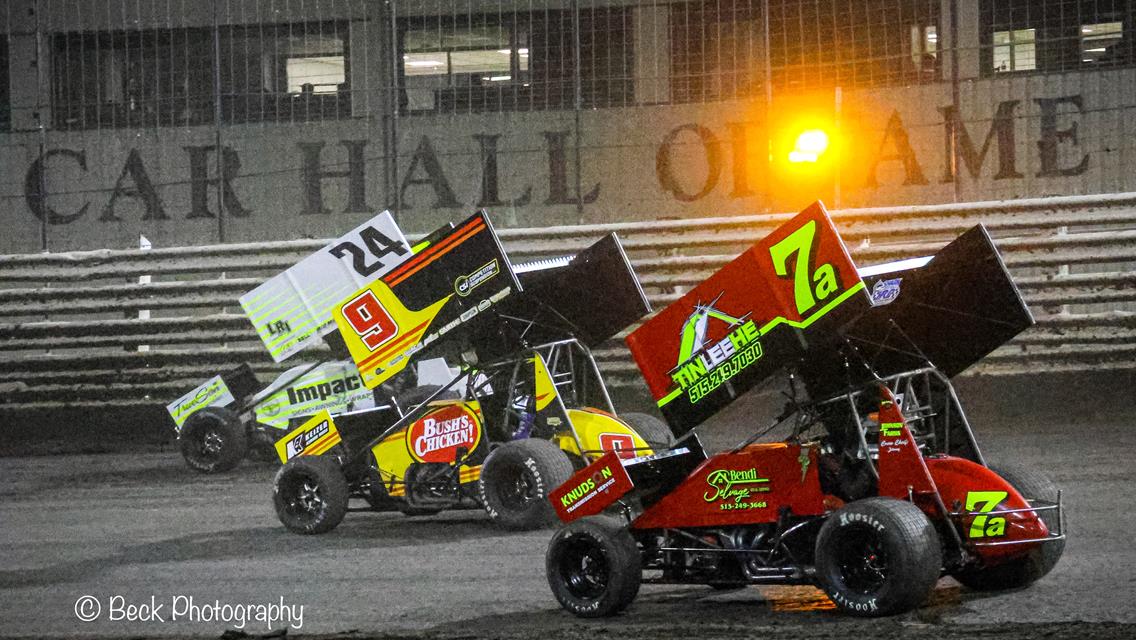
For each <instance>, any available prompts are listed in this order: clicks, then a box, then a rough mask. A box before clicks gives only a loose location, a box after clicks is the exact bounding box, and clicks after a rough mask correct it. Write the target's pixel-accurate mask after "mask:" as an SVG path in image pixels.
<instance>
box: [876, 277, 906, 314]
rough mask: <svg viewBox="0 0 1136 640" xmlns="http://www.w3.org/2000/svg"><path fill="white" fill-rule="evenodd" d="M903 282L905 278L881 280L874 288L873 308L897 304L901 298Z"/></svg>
mask: <svg viewBox="0 0 1136 640" xmlns="http://www.w3.org/2000/svg"><path fill="white" fill-rule="evenodd" d="M902 281H903V278H891V279H888V280H880V281H879V282H877V283H876V284H875V285H874V286H872V306H873V307H879V306H883V305H885V304H891V303H892V302H895V299H896V298H898V297H899V283H900V282H902Z"/></svg>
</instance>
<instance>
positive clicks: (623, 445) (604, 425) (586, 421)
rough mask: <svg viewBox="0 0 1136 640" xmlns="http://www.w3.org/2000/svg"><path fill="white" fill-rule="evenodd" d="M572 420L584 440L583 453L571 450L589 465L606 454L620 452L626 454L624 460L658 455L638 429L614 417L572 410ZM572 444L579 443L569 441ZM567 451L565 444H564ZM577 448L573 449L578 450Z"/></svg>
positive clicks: (570, 415) (600, 413) (596, 410)
mask: <svg viewBox="0 0 1136 640" xmlns="http://www.w3.org/2000/svg"><path fill="white" fill-rule="evenodd" d="M568 418H569V420H571V421H572V426H573V427H575V429H576V436H577V437H579V438H580V444H581V446H583V448H584V450H583V452H576V451H572V450H571V449H568V451H569V452H570V453H582V454H583V455H584V457H585V458H587V460H588V462H591V461H593V460H596V459H597V458H599V457H600V456H601V455H603V452H605V451H612V450H615V449H620V450H623V451H626V452H627V453H625V454H623V457H626V458H634V457H637V456H649V455H651V454H653V453H654V451H652V450H651V447H650V446H649V445H648V444H647V442H646V441H644V440H643V438H641V437H639V434H638V433H636V432H635V430H634V429H632V428H631V427H629V426H627V425H626V424H624V423H622V422H620V421H619V420H617V419H616V418H615V417H614V416H612V415H611V414H608V413H606V412H603V411H600V410H598V409H569V410H568ZM568 443H570V444H575V443H572V442H571V439H568ZM561 448H564V444H563V443H562V444H561ZM574 448H575V447H573V449H574Z"/></svg>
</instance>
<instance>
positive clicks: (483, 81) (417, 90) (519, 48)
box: [402, 25, 529, 111]
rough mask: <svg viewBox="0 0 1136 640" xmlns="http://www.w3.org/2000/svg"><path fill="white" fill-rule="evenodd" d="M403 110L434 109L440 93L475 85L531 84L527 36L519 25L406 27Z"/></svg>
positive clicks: (403, 62)
mask: <svg viewBox="0 0 1136 640" xmlns="http://www.w3.org/2000/svg"><path fill="white" fill-rule="evenodd" d="M403 52H404V53H403V55H402V64H403V67H404V69H405V83H404V87H405V88H406V97H407V105H406V106H407V109H408V110H410V111H434V110H436V109H437V108H438V97H439V95H440V94H441V93H443V92H446V91H450V92H454V91H455V90H457V91H461V90H463V89H464V90H467V92H472V91H473V90H474V89H475V88H477V87H499V86H506V85H513V86H516V85H520V86H522V87H526V86H529V84H528V80H529V78H528V70H529V47H528V34H527V32H525V31H524V30H523V29H518V28H512V29H510V28H507V27H505V26H502V25H492V26H476V27H473V26H460V27H458V26H455V28H454V29H453V30H452V31H448V32H443V31H442V30H440V29H428V28H421V29H410V30H407V32H406V34H405V36H404V46H403Z"/></svg>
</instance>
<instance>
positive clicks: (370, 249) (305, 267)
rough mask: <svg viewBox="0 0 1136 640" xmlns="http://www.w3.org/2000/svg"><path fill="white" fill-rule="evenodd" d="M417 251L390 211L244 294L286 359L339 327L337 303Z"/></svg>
mask: <svg viewBox="0 0 1136 640" xmlns="http://www.w3.org/2000/svg"><path fill="white" fill-rule="evenodd" d="M410 255H411V251H410V246H409V245H408V244H407V242H406V238H405V237H404V236H403V234H402V231H401V230H400V229H399V228H398V225H396V224H395V222H394V218H392V217H391V214H390V213H389V212H387V211H384V212H382V213H380V214H379V215H377V216H375V217H374V218H371V219H370V220H368V221H367V222H364V223H363V224H361V225H359V226H358V227H356V228H355V229H352V230H351V231H350V232H348V233H346V234H344V235H343V236H342V237H340V238H337V239H335V240H333V241H331V242H330V243H329V244H328V245H327V246H325V247H324V248H322V249H320V250H319V251H317V252H315V253H313V254H311V255H310V256H308V257H306V258H304V259H303V260H301V261H299V262H297V263H296V264H295V265H293V266H292V267H289V268H288V269H287V270H285V271H283V272H281V273H280V274H278V275H276V276H275V277H273V278H272V279H270V280H267V281H266V282H264V283H263V284H261V285H260V286H258V287H257V288H255V289H253V290H252V291H249V292H248V293H246V294H245V295H243V296H241V297H240V303H241V307H242V308H243V309H244V311H245V314H246V315H247V316H248V318H249V320H250V321H252V324H253V327H254V328H255V329H256V333H257V335H259V336H260V339H261V340H262V341H263V342H264V346H265V347H266V348H267V349H268V352H269V353H270V354H271V355H272V359H273V360H274V361H276V362H281V361H283V360H285V359H286V358H288V357H289V356H291V355H292V354H294V353H297V352H299V351H301V350H303V349H304V348H305V347H307V346H308V345H310V344H312V343H313V342H317V341H318V340H319V339H320V338H321V337H322V336H323V335H325V334H327V333H328V332H330V331H331V330H332V329H333V328H335V323H334V321H333V320H332V309H333V307H335V305H336V304H338V303H340V302H342V301H343V299H344V298H346V297H347V296H349V295H351V294H352V293H353V292H354V291H357V290H358V289H359V288H360V287H362V286H365V285H367V284H369V283H371V282H373V281H375V280H377V279H378V278H380V277H381V276H383V275H384V274H386V273H388V272H390V271H391V270H392V269H393V268H394V267H396V266H398V265H399V264H401V263H402V262H404V261H405V260H406V259H407V258H409V257H410Z"/></svg>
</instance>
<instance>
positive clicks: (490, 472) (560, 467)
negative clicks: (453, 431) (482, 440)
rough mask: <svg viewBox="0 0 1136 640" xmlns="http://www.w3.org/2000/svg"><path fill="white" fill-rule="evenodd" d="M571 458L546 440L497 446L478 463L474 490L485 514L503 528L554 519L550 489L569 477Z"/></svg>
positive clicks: (540, 524)
mask: <svg viewBox="0 0 1136 640" xmlns="http://www.w3.org/2000/svg"><path fill="white" fill-rule="evenodd" d="M572 471H573V467H572V461H571V460H569V459H568V456H567V454H565V453H564V452H563V451H561V450H560V448H559V447H557V446H556V445H554V444H552V443H551V442H549V441H547V440H539V439H535V438H530V439H528V440H517V441H514V442H508V443H505V444H503V445H501V446H500V447H497V448H496V449H494V450H493V452H492V453H490V454H489V457H487V458H486V459H485V462H484V463H483V464H482V465H481V478H480V479H479V480H478V482H477V489H478V492H479V494H480V496H481V503H482V504H483V505H484V506H485V511H486V512H488V513H489V517H490V518H491V519H492V520H493V521H494V522H496V523H497V524H500V525H501V526H503V527H505V528H507V529H516V530H527V529H536V528H539V527H544V526H548V525H550V524H553V523H554V522H556V513H555V512H554V511H553V510H552V505H551V504H550V503H549V502H548V494H549V492H550V491H552V490H553V489H555V488H556V487H559V486H560V485H562V484H564V482H566V481H567V480H568V478H569V477H571V475H572Z"/></svg>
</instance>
